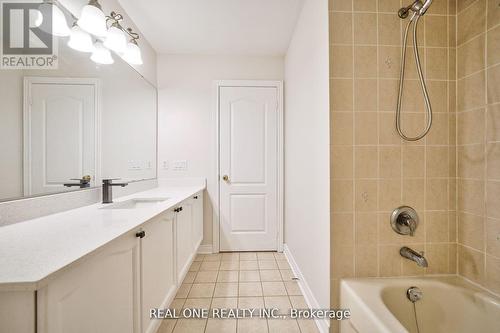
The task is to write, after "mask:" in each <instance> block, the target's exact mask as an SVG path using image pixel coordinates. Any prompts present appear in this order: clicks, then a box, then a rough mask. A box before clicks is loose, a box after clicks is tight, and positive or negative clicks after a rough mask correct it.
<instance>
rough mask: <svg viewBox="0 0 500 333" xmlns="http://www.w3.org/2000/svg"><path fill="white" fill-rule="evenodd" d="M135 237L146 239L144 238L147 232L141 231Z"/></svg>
mask: <svg viewBox="0 0 500 333" xmlns="http://www.w3.org/2000/svg"><path fill="white" fill-rule="evenodd" d="M135 237H138V238H144V237H146V232H145V231H144V230H143V231H139V232H138V233H136V234H135Z"/></svg>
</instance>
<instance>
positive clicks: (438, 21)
mask: <svg viewBox="0 0 500 333" xmlns="http://www.w3.org/2000/svg"><path fill="white" fill-rule="evenodd" d="M447 28H448V20H447V18H446V16H432V15H431V16H425V46H437V47H446V46H448V36H447V34H446V33H444V34H443V33H437V32H438V31H447Z"/></svg>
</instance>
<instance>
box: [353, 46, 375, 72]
mask: <svg viewBox="0 0 500 333" xmlns="http://www.w3.org/2000/svg"><path fill="white" fill-rule="evenodd" d="M376 54H377V47H376V46H355V47H354V77H356V78H375V77H377V57H376V56H375V55H376Z"/></svg>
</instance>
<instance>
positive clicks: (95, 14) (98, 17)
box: [77, 0, 107, 37]
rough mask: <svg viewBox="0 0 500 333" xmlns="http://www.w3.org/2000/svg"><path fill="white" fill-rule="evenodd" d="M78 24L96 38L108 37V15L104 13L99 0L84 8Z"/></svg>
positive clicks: (92, 1)
mask: <svg viewBox="0 0 500 333" xmlns="http://www.w3.org/2000/svg"><path fill="white" fill-rule="evenodd" d="M77 24H78V25H79V26H80V27H81V28H82V29H83V30H85V31H87V32H88V33H90V34H92V35H94V36H97V37H104V36H106V30H107V29H106V28H107V27H106V15H104V13H103V12H102V8H101V5H100V4H99V2H97V0H90V1H89V3H88V5H86V6H84V7H83V9H82V14H81V15H80V18H79V19H78V21H77Z"/></svg>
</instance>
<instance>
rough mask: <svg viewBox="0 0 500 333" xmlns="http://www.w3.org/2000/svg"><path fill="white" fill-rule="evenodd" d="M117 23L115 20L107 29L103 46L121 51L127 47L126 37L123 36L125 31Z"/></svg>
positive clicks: (117, 51)
mask: <svg viewBox="0 0 500 333" xmlns="http://www.w3.org/2000/svg"><path fill="white" fill-rule="evenodd" d="M117 25H118V23H117V22H115V23H113V24H112V25H111V27H110V28H109V29H108V33H107V35H106V39H105V40H104V46H106V47H107V48H108V49H110V50H113V51H115V52H116V53H123V52H125V50H126V48H127V37H125V33H124V32H123V31H122V30H121V29H120V28H119V27H118V26H117Z"/></svg>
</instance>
